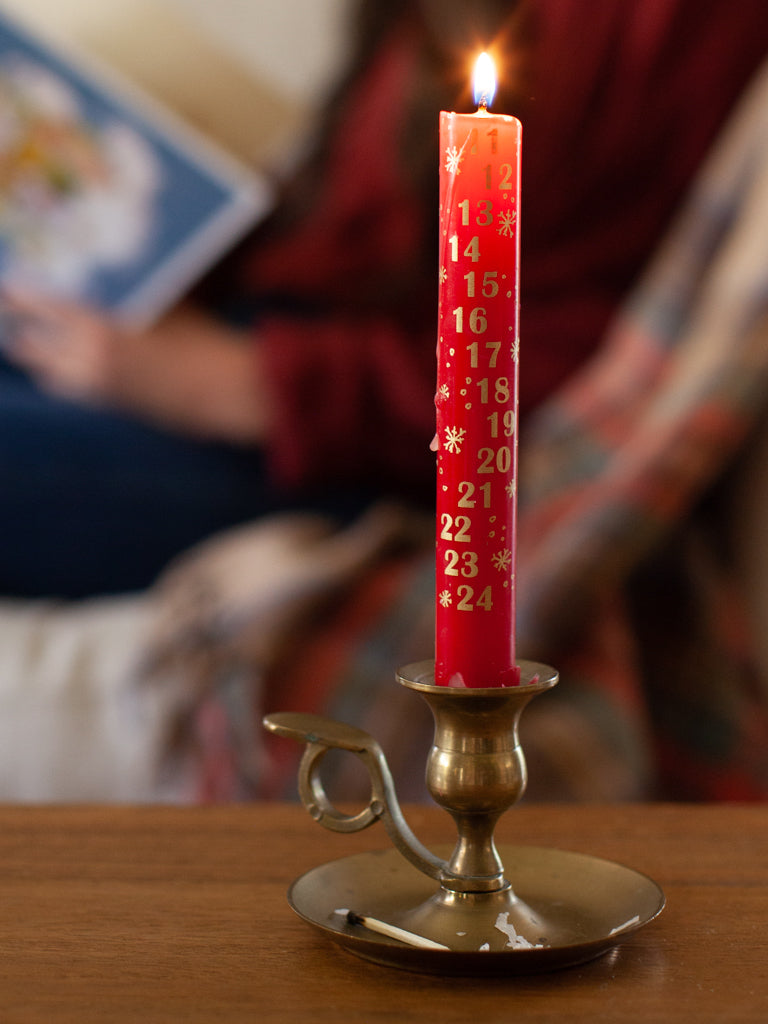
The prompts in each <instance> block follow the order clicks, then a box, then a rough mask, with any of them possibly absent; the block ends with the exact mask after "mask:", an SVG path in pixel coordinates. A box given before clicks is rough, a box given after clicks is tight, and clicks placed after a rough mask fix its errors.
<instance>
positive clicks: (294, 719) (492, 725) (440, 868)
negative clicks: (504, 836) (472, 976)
mask: <svg viewBox="0 0 768 1024" xmlns="http://www.w3.org/2000/svg"><path fill="white" fill-rule="evenodd" d="M521 670H522V682H521V685H520V686H506V687H493V688H488V689H474V690H470V689H452V688H449V687H445V686H435V685H434V671H433V662H431V661H424V662H417V663H415V664H413V665H408V666H406V667H405V668H404V669H401V670H400V672H399V673H398V679H399V681H400V683H401V684H402V685H404V686H407V687H408V688H409V689H412V690H414V691H416V692H418V693H420V694H421V696H422V697H423V698H424V699H425V700H426V702H427V703H428V705H429V707H430V710H431V711H432V715H433V717H434V720H435V737H434V742H433V745H432V749H431V751H430V753H429V757H428V759H427V768H426V779H427V787H428V789H429V792H430V794H431V795H432V797H433V799H434V800H435V802H436V803H438V804H439V805H440V806H441V807H443V808H444V809H445V810H446V811H448V813H449V814H450V815H451V816H452V817H453V819H454V822H455V824H456V829H457V832H458V839H457V842H456V845H455V848H454V850H453V853H452V855H451V857H450V858H449V859H448V860H442V859H441V858H439V857H437V856H435V855H434V854H433V853H431V852H430V850H428V849H427V847H425V846H424V845H423V844H422V843H421V842H420V841H419V840H418V839H417V838H416V836H415V835H414V834H413V832H412V831H411V829H410V827H409V826H408V823H407V822H406V820H405V817H404V815H403V812H402V810H401V808H400V803H399V801H398V799H397V793H396V791H395V784H394V781H393V779H392V774H391V772H390V770H389V766H388V764H387V759H386V757H385V755H384V752H383V751H382V749H381V747H380V746H379V744H378V743H377V741H376V740H375V739H374V738H373V737H372V736H370V735H369V734H368V733H367V732H364V731H363V730H362V729H358V728H356V727H355V726H351V725H346V724H344V723H342V722H337V721H334V720H333V719H329V718H324V717H323V716H321V715H314V714H308V713H303V712H294V711H284V712H276V713H274V714H271V715H267V716H266V717H265V719H264V725H265V727H266V728H267V729H268V730H270V731H271V732H273V733H276V734H277V735H280V736H285V737H288V738H290V739H294V740H298V741H300V742H302V743H304V744H306V747H305V750H304V754H303V756H302V759H301V763H300V765H299V796H300V798H301V802H302V803H303V804H304V807H305V808H306V809H307V811H308V812H309V814H310V815H311V817H312V818H314V820H315V821H317V822H318V823H319V824H321V825H323V826H324V827H325V828H327V829H330V830H331V831H333V832H359V831H361V830H362V829H364V828H368V827H369V826H370V825H373V824H374V823H375V822H376V821H381V822H382V824H383V825H384V827H385V829H386V830H387V834H388V835H389V837H390V839H391V840H392V842H393V843H394V845H395V847H396V849H397V850H399V851H400V853H401V854H402V855H403V856H404V857H405V858H406V859H407V860H409V861H410V862H411V864H413V865H414V866H415V867H417V868H418V869H419V871H421V872H422V873H423V874H425V875H428V876H429V877H430V878H434V879H437V880H438V881H439V882H440V884H441V886H442V887H443V888H445V889H446V890H450V891H453V892H465V893H468V892H475V893H479V892H496V891H500V890H504V889H507V888H509V883H508V881H507V880H506V879H505V877H504V868H503V865H502V863H501V859H500V858H499V855H498V852H497V850H496V846H495V843H494V840H493V832H494V829H495V827H496V823H497V821H498V819H499V818H500V817H501V815H502V814H503V813H504V811H506V810H507V809H508V808H509V807H511V806H512V805H513V804H514V803H516V802H517V801H518V800H519V799H520V797H521V796H522V795H523V792H524V791H525V787H526V783H527V771H526V765H525V758H524V756H523V751H522V748H521V747H520V743H519V740H518V732H517V729H518V722H519V719H520V715H521V714H522V711H523V709H524V708H525V706H526V704H527V703H528V701H529V700H531V698H532V697H534V696H536V694H538V693H542V692H544V691H545V690H548V689H550V688H551V687H552V686H554V685H555V683H556V682H557V673H556V672H555V671H554V669H551V668H549V667H548V666H546V665H537V664H533V663H528V662H523V664H522V666H521ZM333 749H337V750H345V751H348V752H349V753H351V754H355V755H356V756H357V757H359V758H360V760H361V761H362V762H363V764H364V766H365V768H366V770H367V772H368V776H369V778H370V782H371V797H370V800H369V802H368V804H367V806H366V807H364V808H363V809H362V810H361V811H359V812H358V813H357V814H345V813H343V812H342V811H340V810H338V808H337V807H336V806H335V805H334V804H333V802H332V801H331V800H330V799H329V797H328V794H327V793H326V791H325V787H324V785H323V780H322V777H321V769H322V762H323V759H324V758H325V756H326V754H328V752H329V751H330V750H333Z"/></svg>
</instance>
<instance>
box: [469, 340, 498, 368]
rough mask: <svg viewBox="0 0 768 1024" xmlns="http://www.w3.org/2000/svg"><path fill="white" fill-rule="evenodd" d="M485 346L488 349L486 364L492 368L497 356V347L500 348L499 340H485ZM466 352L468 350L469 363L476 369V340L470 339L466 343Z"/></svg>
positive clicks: (477, 351)
mask: <svg viewBox="0 0 768 1024" xmlns="http://www.w3.org/2000/svg"><path fill="white" fill-rule="evenodd" d="M485 347H486V348H487V349H489V350H490V353H491V354H490V356H489V358H488V366H489V367H490V368H491V369H492V370H493V369H494V368H495V366H496V360H497V359H498V358H499V349H500V348H501V342H500V341H486V343H485ZM467 352H469V365H470V367H471V368H472V369H473V370H474V369H477V365H478V362H477V360H478V354H479V348H478V343H477V342H476V341H472V342H470V343H469V345H467Z"/></svg>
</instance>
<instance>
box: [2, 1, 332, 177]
mask: <svg viewBox="0 0 768 1024" xmlns="http://www.w3.org/2000/svg"><path fill="white" fill-rule="evenodd" d="M348 6H349V0H214V2H212V0H106V2H103V3H95V2H94V0H0V10H5V11H7V12H8V13H10V14H15V15H17V16H18V17H19V18H21V19H24V20H26V21H28V22H30V23H31V24H32V25H35V26H37V27H40V28H42V29H43V30H45V31H47V32H48V33H49V35H51V36H52V37H53V38H58V39H62V40H64V41H65V42H67V43H69V44H74V45H75V46H77V47H78V48H79V49H81V50H82V51H84V52H85V53H86V54H90V55H92V56H95V57H96V58H97V59H99V60H101V61H104V62H105V63H106V64H107V65H109V66H110V67H112V68H114V69H115V70H117V71H118V72H119V73H121V74H123V75H125V76H126V77H127V78H128V79H130V80H131V81H133V82H135V83H137V84H138V85H140V86H141V87H142V88H143V89H145V90H146V91H148V92H149V93H150V94H152V95H154V96H156V97H157V98H159V99H160V100H162V101H163V102H164V103H166V104H168V105H169V106H171V107H172V108H173V109H175V110H176V111H177V112H178V113H180V114H181V115H182V116H183V117H184V118H185V119H186V120H188V121H189V122H190V123H192V124H193V125H194V126H195V127H197V128H199V129H200V130H202V131H203V132H204V133H205V134H207V135H210V136H212V137H213V138H215V139H216V140H217V141H218V142H220V143H221V144H223V145H224V146H225V147H226V148H227V149H229V150H230V151H231V152H233V153H235V154H237V155H238V156H240V157H242V158H244V159H246V160H247V161H249V162H251V163H256V164H258V165H261V166H264V165H268V166H271V167H274V168H276V169H280V167H281V166H285V165H288V164H290V163H291V162H292V161H293V159H294V158H295V157H296V155H297V152H298V151H299V150H300V147H301V146H302V144H303V143H304V142H305V140H306V139H307V136H308V132H310V131H311V127H312V115H313V113H314V112H315V110H316V109H317V107H318V106H319V105H320V103H321V102H322V98H323V95H324V93H325V90H326V87H327V85H328V84H329V83H330V81H331V80H332V78H333V75H334V73H335V71H336V69H337V68H338V67H339V64H340V63H341V62H342V61H343V57H344V48H345V34H344V26H345V19H346V13H347V9H348Z"/></svg>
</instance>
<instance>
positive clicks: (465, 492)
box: [458, 480, 476, 508]
mask: <svg viewBox="0 0 768 1024" xmlns="http://www.w3.org/2000/svg"><path fill="white" fill-rule="evenodd" d="M474 495H475V485H474V484H473V483H472V482H471V480H460V481H459V500H458V506H459V508H474V507H475V505H476V502H475V497H474Z"/></svg>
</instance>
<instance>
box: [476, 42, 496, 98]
mask: <svg viewBox="0 0 768 1024" xmlns="http://www.w3.org/2000/svg"><path fill="white" fill-rule="evenodd" d="M473 85H474V90H475V103H476V104H477V105H478V107H490V105H491V104H492V103H493V97H494V96H495V95H496V68H495V67H494V64H493V58H492V57H491V56H490V55H489V54H487V53H485V52H483V53H481V54H480V56H479V57H478V58H477V60H476V61H475V73H474V76H473Z"/></svg>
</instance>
